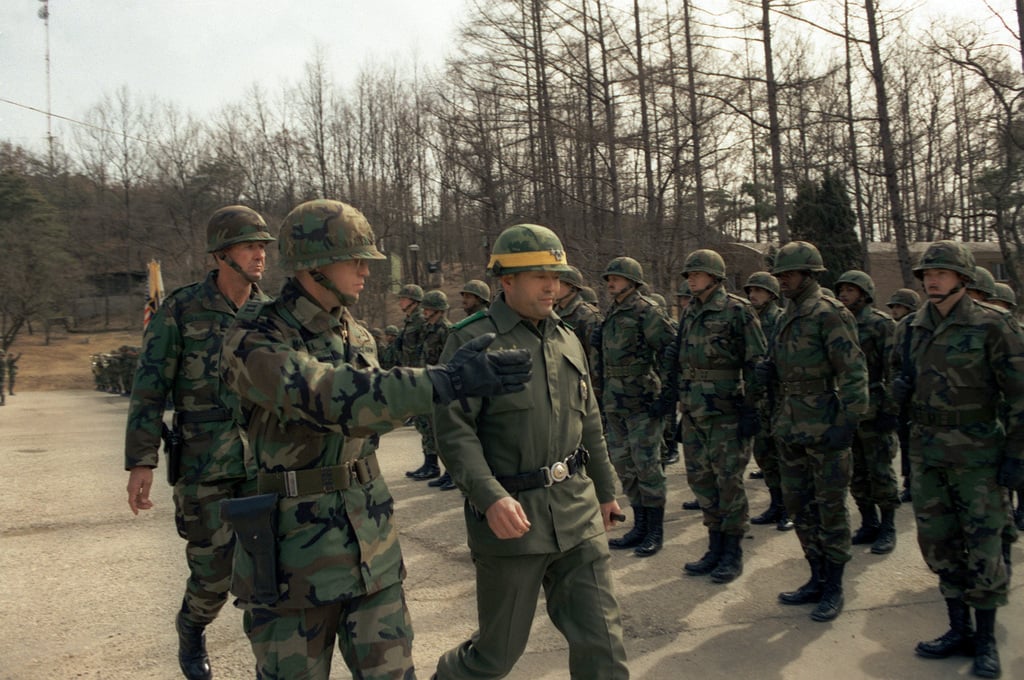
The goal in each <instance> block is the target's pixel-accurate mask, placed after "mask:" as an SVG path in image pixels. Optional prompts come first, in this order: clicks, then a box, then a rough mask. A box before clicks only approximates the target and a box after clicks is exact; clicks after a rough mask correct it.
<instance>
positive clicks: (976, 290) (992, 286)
mask: <svg viewBox="0 0 1024 680" xmlns="http://www.w3.org/2000/svg"><path fill="white" fill-rule="evenodd" d="M967 294H968V295H970V296H971V297H972V298H974V299H975V300H977V301H978V302H988V300H989V298H991V297H992V296H993V295H995V294H996V279H995V277H994V276H992V272H990V271H989V270H987V269H985V268H984V267H982V266H981V265H975V267H974V280H973V281H971V282H969V283H968V284H967Z"/></svg>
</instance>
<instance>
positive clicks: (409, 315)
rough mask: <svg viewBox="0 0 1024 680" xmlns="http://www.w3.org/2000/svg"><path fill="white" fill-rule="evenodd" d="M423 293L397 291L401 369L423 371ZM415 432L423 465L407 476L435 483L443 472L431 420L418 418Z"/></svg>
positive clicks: (410, 289) (404, 288) (406, 289)
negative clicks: (401, 321) (439, 464)
mask: <svg viewBox="0 0 1024 680" xmlns="http://www.w3.org/2000/svg"><path fill="white" fill-rule="evenodd" d="M422 302H423V289H422V288H420V287H419V286H418V285H416V284H415V283H407V284H406V285H404V286H402V289H401V290H399V291H398V306H399V307H400V308H401V310H402V313H403V314H405V323H404V324H403V325H402V330H401V331H400V332H399V334H398V339H397V340H395V344H396V345H397V347H396V352H395V353H396V356H397V358H398V363H397V364H396V365H398V366H405V367H408V368H422V367H423V358H422V354H421V351H420V350H421V348H422V347H423V336H424V334H425V333H426V328H425V326H426V320H425V319H424V318H423V309H422V306H421V303H422ZM413 424H414V425H415V426H416V431H417V432H419V434H420V442H421V446H422V448H423V464H422V465H420V466H419V467H418V468H416V469H415V470H409V471H407V472H406V473H405V476H406V477H411V478H413V479H421V480H422V479H434V478H436V477H440V476H441V470H440V468H439V466H438V463H437V449H436V447H435V445H434V436H433V432H432V430H431V429H430V422H429V420H428V416H426V415H418V416H416V417H415V418H414V419H413Z"/></svg>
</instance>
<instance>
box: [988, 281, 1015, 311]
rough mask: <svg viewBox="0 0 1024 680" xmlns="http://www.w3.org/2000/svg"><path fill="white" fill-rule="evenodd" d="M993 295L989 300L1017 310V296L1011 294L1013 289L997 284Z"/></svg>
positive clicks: (1003, 284)
mask: <svg viewBox="0 0 1024 680" xmlns="http://www.w3.org/2000/svg"><path fill="white" fill-rule="evenodd" d="M995 291H996V292H995V293H994V294H993V295H992V296H991V297H989V300H991V301H993V302H996V301H999V302H1005V303H1006V304H1008V305H1010V307H1011V308H1013V309H1016V308H1017V294H1016V293H1014V292H1013V288H1010V287H1009V286H1008V285H1006V284H1005V283H997V284H996V285H995Z"/></svg>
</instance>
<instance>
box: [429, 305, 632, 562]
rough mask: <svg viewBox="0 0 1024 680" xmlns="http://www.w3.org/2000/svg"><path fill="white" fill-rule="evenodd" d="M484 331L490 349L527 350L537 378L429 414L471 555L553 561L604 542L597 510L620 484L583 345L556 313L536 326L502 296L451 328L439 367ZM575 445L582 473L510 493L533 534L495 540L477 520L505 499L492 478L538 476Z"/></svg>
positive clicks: (602, 529) (501, 489)
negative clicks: (458, 497)
mask: <svg viewBox="0 0 1024 680" xmlns="http://www.w3.org/2000/svg"><path fill="white" fill-rule="evenodd" d="M484 333H497V338H496V339H495V341H494V343H493V344H492V345H491V348H492V349H503V348H525V349H529V350H530V353H531V354H532V356H533V378H532V379H531V380H530V382H528V383H527V384H526V389H525V390H523V391H521V392H515V393H513V394H506V395H502V396H498V397H491V398H486V399H480V398H477V399H469V400H468V403H469V410H468V411H464V410H463V409H462V407H461V406H460V405H459V403H458V402H457V401H454V402H452V403H451V404H450V405H449V406H447V407H435V409H434V423H435V432H436V433H437V441H438V451H440V454H441V458H442V459H443V461H444V464H445V467H446V468H447V470H448V471H449V472H450V473H451V475H452V478H453V479H454V480H455V483H456V484H457V485H458V486H459V488H461V489H462V490H463V492H464V493H465V494H466V497H467V501H466V529H467V534H468V541H469V547H470V549H472V550H473V551H474V552H479V553H483V554H488V555H530V554H542V553H556V552H563V551H566V550H569V549H571V548H573V547H574V546H576V545H578V544H579V543H580V542H582V541H584V540H586V539H588V538H591V537H594V536H598V535H602V534H603V533H604V523H603V521H602V519H601V512H600V507H599V503H607V502H609V501H611V500H612V499H614V498H615V480H616V476H615V471H614V470H613V469H612V466H611V463H610V462H609V460H608V449H607V447H606V445H605V441H604V434H603V432H602V430H601V417H600V414H599V413H598V410H597V399H596V398H595V397H594V391H593V389H591V388H592V385H591V381H590V375H589V372H588V369H587V358H586V356H584V354H583V347H582V346H581V345H580V342H579V340H578V339H577V338H576V336H575V335H574V334H573V332H572V331H571V330H569V328H568V327H567V326H566V325H565V324H564V323H563V322H562V321H561V320H560V319H559V318H558V316H557V315H556V314H554V313H552V314H551V315H550V316H549V317H548V318H546V319H544V320H542V321H541V323H540V324H539V325H535V324H534V323H533V322H531V321H527V320H525V319H523V318H522V317H521V316H519V314H517V313H516V312H515V311H513V310H512V309H511V308H510V307H509V306H508V305H507V304H506V303H505V298H504V294H499V296H498V298H497V299H496V300H495V301H494V302H493V303H492V304H491V307H490V310H489V311H487V312H485V313H483V314H481V315H479V316H476V315H474V316H473V317H469V318H467V319H464V320H463V321H460V322H459V323H457V324H455V325H454V326H453V327H452V331H451V334H450V335H449V337H448V341H447V343H446V344H445V348H444V353H443V354H442V355H441V357H442V359H448V358H450V357H451V356H452V354H454V353H455V350H456V349H458V347H459V345H461V344H462V343H464V342H466V341H468V340H470V339H472V338H475V337H477V336H479V335H482V334H484ZM581 444H582V445H583V446H584V447H586V449H587V450H588V451H589V452H590V461H589V462H588V463H587V466H586V474H576V475H573V476H572V477H569V478H568V479H566V480H565V481H563V482H560V483H557V484H552V485H551V486H548V487H540V488H536V489H527V490H524V491H520V492H518V493H516V494H515V497H516V499H517V500H518V501H519V502H520V503H521V504H522V506H523V510H524V511H525V512H526V516H527V518H528V519H529V520H530V524H531V527H530V530H529V531H528V532H527V533H526V535H525V536H523V537H522V538H519V539H512V540H502V539H499V538H497V537H496V536H495V535H494V533H493V532H492V531H491V529H490V527H489V526H488V524H487V520H486V519H485V518H484V517H483V516H482V514H483V513H484V512H485V511H486V510H487V508H489V507H490V506H491V505H492V504H493V503H494V502H495V501H498V500H500V499H502V498H505V497H507V496H509V493H508V492H507V491H506V490H505V488H504V487H503V486H502V485H501V484H500V483H499V482H498V480H497V479H496V477H497V476H507V475H516V474H520V473H526V472H535V471H536V470H538V469H540V468H541V467H544V466H549V465H551V464H552V463H554V462H556V461H560V460H563V459H565V458H566V457H567V456H569V455H570V454H572V453H573V452H574V451H575V450H576V448H577V447H578V446H580V445H581Z"/></svg>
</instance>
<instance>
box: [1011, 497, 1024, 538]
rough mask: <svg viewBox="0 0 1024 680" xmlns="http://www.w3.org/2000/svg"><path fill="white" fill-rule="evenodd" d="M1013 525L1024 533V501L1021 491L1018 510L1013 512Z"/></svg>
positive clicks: (1018, 498)
mask: <svg viewBox="0 0 1024 680" xmlns="http://www.w3.org/2000/svg"><path fill="white" fill-rule="evenodd" d="M1012 493H1013V492H1011V495H1012ZM1010 500H1011V501H1012V500H1013V499H1012V498H1011V499H1010ZM1013 523H1014V524H1016V525H1017V528H1018V529H1019V530H1020V531H1024V499H1022V497H1021V492H1020V491H1018V492H1017V509H1016V510H1014V511H1013Z"/></svg>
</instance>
